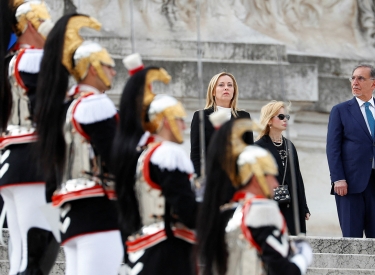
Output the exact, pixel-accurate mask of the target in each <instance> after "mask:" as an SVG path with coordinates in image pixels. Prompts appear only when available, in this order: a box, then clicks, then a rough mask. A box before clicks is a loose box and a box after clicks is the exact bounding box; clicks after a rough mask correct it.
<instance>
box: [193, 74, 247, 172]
mask: <svg viewBox="0 0 375 275" xmlns="http://www.w3.org/2000/svg"><path fill="white" fill-rule="evenodd" d="M237 101H238V86H237V82H236V79H235V78H234V76H233V75H232V74H230V73H226V72H221V73H219V74H216V75H214V76H213V77H212V79H211V81H210V83H209V84H208V88H207V97H206V106H205V107H204V110H203V113H204V139H205V152H207V148H208V145H209V143H210V139H211V136H212V134H213V133H214V130H215V128H214V126H213V125H212V123H211V122H210V120H209V115H211V114H212V113H213V112H216V111H217V110H220V109H221V110H224V111H226V112H227V113H228V116H230V118H231V119H234V118H250V114H249V113H248V112H245V111H240V110H238V109H237ZM199 112H200V111H199V110H198V111H196V112H195V113H194V116H193V120H192V121H191V127H190V129H191V132H190V145H191V149H190V158H191V160H192V162H193V165H194V170H195V173H196V174H197V176H198V177H199V176H200V175H201V160H200V154H201V147H200V138H199ZM244 139H245V142H246V143H248V144H253V143H254V138H253V133H252V132H250V133H246V134H245V137H244Z"/></svg>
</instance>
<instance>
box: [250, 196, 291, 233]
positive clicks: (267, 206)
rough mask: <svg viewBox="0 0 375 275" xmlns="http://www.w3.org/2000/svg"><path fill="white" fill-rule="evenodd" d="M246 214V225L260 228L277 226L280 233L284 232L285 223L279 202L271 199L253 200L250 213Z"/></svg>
mask: <svg viewBox="0 0 375 275" xmlns="http://www.w3.org/2000/svg"><path fill="white" fill-rule="evenodd" d="M244 214H245V224H246V225H247V226H249V227H253V228H259V227H265V226H275V227H276V228H277V229H279V230H280V231H283V230H284V227H285V221H284V218H283V216H282V214H281V213H280V209H279V206H278V205H277V202H275V201H273V200H270V199H253V200H252V201H251V205H250V207H249V211H248V213H244Z"/></svg>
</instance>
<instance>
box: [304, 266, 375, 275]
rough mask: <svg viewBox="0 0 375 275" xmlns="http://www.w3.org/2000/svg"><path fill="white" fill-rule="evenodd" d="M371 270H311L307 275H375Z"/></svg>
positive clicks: (374, 271)
mask: <svg viewBox="0 0 375 275" xmlns="http://www.w3.org/2000/svg"><path fill="white" fill-rule="evenodd" d="M374 274H375V270H371V269H363V270H358V269H344V268H309V269H308V270H307V273H306V275H374Z"/></svg>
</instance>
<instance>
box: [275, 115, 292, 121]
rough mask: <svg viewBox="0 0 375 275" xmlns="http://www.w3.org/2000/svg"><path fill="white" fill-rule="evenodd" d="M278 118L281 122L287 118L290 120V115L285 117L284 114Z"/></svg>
mask: <svg viewBox="0 0 375 275" xmlns="http://www.w3.org/2000/svg"><path fill="white" fill-rule="evenodd" d="M276 117H278V118H279V119H280V120H284V119H285V118H286V120H289V119H290V115H284V114H279V115H277V116H276Z"/></svg>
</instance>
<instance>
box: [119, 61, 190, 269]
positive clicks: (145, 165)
mask: <svg viewBox="0 0 375 275" xmlns="http://www.w3.org/2000/svg"><path fill="white" fill-rule="evenodd" d="M124 62H125V66H126V67H127V68H128V69H129V72H130V74H131V77H130V79H129V80H128V82H127V83H126V86H125V88H124V90H123V93H122V97H121V103H120V127H119V131H118V132H117V135H116V138H115V143H114V148H113V149H114V150H113V151H114V163H116V169H115V171H116V191H117V195H118V201H119V206H120V213H121V226H122V230H123V235H124V239H125V240H126V249H127V257H126V264H127V268H128V271H129V274H138V275H145V274H167V275H168V274H171V275H172V274H173V275H175V274H179V275H184V274H189V275H190V274H193V273H194V268H193V262H192V255H191V252H192V247H193V243H194V242H195V234H194V232H193V231H192V229H193V228H194V226H195V217H196V208H197V204H196V201H195V194H194V192H193V190H192V184H191V176H192V174H193V173H194V168H193V165H192V162H191V161H190V159H189V157H188V156H187V155H186V153H185V151H184V150H183V148H181V146H180V145H179V144H181V143H182V142H183V131H184V129H185V122H184V117H185V115H186V114H185V110H184V108H183V106H182V104H181V103H180V102H179V101H177V100H176V99H175V98H174V97H172V96H169V95H166V94H158V95H155V94H154V93H153V92H152V91H151V85H152V82H153V81H155V80H158V81H162V82H164V83H168V82H169V81H170V76H169V75H168V73H167V72H166V71H165V70H164V69H163V68H159V67H147V68H144V67H143V64H142V62H141V60H140V56H139V55H138V54H135V55H132V56H129V57H127V58H126V59H125V61H124Z"/></svg>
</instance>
